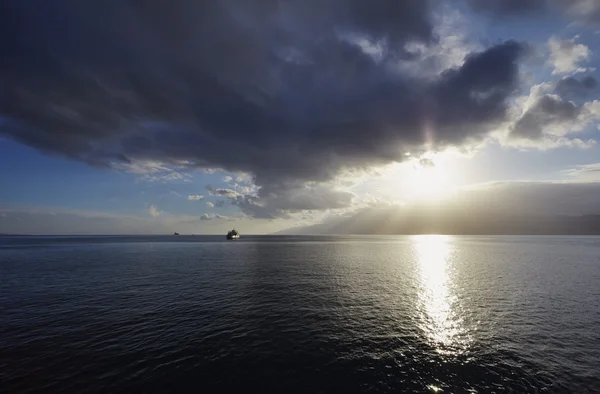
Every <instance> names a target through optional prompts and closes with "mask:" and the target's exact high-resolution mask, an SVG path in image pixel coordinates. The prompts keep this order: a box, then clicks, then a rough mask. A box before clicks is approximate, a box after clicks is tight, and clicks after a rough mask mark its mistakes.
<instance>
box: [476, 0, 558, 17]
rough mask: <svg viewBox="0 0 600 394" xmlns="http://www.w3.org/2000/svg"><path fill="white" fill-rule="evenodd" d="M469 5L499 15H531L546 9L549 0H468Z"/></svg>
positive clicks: (480, 10)
mask: <svg viewBox="0 0 600 394" xmlns="http://www.w3.org/2000/svg"><path fill="white" fill-rule="evenodd" d="M468 3H469V5H470V6H471V7H472V8H473V9H474V10H475V11H479V12H486V13H492V14H497V15H519V14H521V15H531V14H532V13H535V12H539V11H543V10H545V8H546V7H547V3H548V1H547V0H468Z"/></svg>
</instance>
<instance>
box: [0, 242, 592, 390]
mask: <svg viewBox="0 0 600 394" xmlns="http://www.w3.org/2000/svg"><path fill="white" fill-rule="evenodd" d="M172 240H173V237H169V238H167V237H164V238H157V237H139V238H136V237H124V238H114V237H107V238H85V237H84V238H69V237H67V238H58V239H54V240H52V239H47V238H43V239H38V238H31V239H17V240H14V239H13V240H12V241H11V240H10V239H6V238H3V239H0V278H1V279H2V280H1V281H0V306H1V309H0V392H2V389H4V390H5V391H6V392H10V393H13V392H14V393H34V392H58V393H60V392H77V393H85V392H88V393H104V392H173V391H186V392H197V391H208V392H223V391H232V390H236V391H242V390H243V391H256V392H288V393H289V392H311V393H321V392H323V393H324V392H327V393H330V392H339V393H349V392H361V393H383V392H398V391H401V392H453V393H460V392H479V393H488V392H553V393H554V392H578V393H583V392H598V391H599V390H600V379H599V377H598V373H597V372H598V370H597V366H598V365H599V364H600V350H599V349H598V347H597V344H598V343H600V334H599V333H598V331H597V330H596V327H598V326H600V291H599V290H598V286H597V283H598V279H600V259H599V257H598V256H600V242H598V241H597V240H593V239H590V238H564V237H528V242H522V238H510V237H492V238H490V237H439V236H420V237H308V238H298V237H293V238H289V237H264V238H263V237H254V238H252V237H250V238H247V239H245V240H240V241H241V242H235V243H225V242H221V241H220V239H215V238H203V237H189V238H180V239H178V240H177V242H174V241H172Z"/></svg>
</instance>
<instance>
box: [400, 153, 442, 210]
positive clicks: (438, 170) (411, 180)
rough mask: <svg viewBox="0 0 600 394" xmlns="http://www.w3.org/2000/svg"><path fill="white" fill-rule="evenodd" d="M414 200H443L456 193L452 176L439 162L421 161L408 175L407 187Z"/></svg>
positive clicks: (406, 179)
mask: <svg viewBox="0 0 600 394" xmlns="http://www.w3.org/2000/svg"><path fill="white" fill-rule="evenodd" d="M403 189H404V191H405V193H406V194H407V196H408V197H409V198H410V199H412V200H429V201H431V200H441V199H444V198H446V197H448V196H449V195H451V194H452V193H453V191H454V184H453V182H452V177H451V174H450V173H449V171H448V168H447V167H446V166H444V163H443V162H441V161H439V160H432V159H421V160H419V161H418V162H416V163H415V164H414V165H413V168H412V169H411V170H409V171H408V172H407V173H406V178H405V187H404V188H403Z"/></svg>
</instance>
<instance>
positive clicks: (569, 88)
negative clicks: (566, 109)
mask: <svg viewBox="0 0 600 394" xmlns="http://www.w3.org/2000/svg"><path fill="white" fill-rule="evenodd" d="M597 88H598V81H597V80H596V78H594V77H592V76H586V77H583V78H576V77H566V78H563V79H561V80H559V81H558V82H557V83H556V92H557V93H558V94H560V95H561V96H567V97H582V96H586V95H588V94H590V93H593V92H595V91H596V90H597Z"/></svg>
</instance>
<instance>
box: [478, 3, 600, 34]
mask: <svg viewBox="0 0 600 394" xmlns="http://www.w3.org/2000/svg"><path fill="white" fill-rule="evenodd" d="M468 3H469V5H470V6H471V7H472V9H473V10H475V11H478V12H483V13H486V14H491V15H496V16H501V17H507V16H508V17H515V16H521V17H532V16H535V15H539V16H545V15H548V14H560V15H562V16H564V17H565V18H567V19H570V20H574V21H576V22H579V23H583V24H586V25H589V26H591V27H597V26H600V2H598V1H597V0H468Z"/></svg>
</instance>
